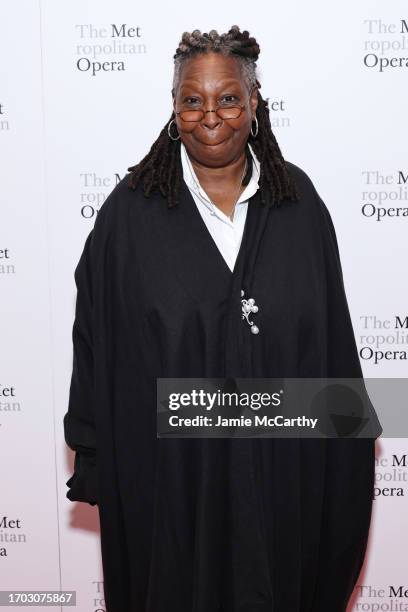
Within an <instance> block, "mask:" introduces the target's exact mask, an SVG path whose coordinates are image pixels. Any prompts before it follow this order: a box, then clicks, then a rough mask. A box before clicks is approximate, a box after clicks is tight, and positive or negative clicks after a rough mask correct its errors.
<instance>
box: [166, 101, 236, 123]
mask: <svg viewBox="0 0 408 612" xmlns="http://www.w3.org/2000/svg"><path fill="white" fill-rule="evenodd" d="M244 109H245V104H243V105H242V106H218V107H217V108H216V109H215V110H207V111H205V110H203V109H202V108H197V109H194V110H181V111H176V115H178V116H179V117H180V119H182V120H183V121H186V122H187V123H189V122H197V121H202V119H204V117H205V115H206V113H217V115H218V117H219V118H220V119H238V117H240V116H241V114H242V111H243V110H244Z"/></svg>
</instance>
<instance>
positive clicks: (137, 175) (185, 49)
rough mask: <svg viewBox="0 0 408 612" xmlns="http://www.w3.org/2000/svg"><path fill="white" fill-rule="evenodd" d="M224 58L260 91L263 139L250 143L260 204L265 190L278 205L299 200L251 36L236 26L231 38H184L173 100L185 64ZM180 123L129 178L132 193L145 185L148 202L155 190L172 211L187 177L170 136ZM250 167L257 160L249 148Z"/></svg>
mask: <svg viewBox="0 0 408 612" xmlns="http://www.w3.org/2000/svg"><path fill="white" fill-rule="evenodd" d="M209 52H215V53H223V54H225V55H229V56H234V57H236V59H237V60H238V61H240V63H241V66H242V74H243V77H244V79H245V82H246V85H247V87H248V89H249V90H251V89H252V87H254V86H256V87H257V88H258V106H257V109H256V117H257V119H258V133H257V135H256V137H253V136H252V134H250V136H249V138H248V142H249V143H250V145H251V147H252V148H253V150H254V152H255V154H256V156H257V158H258V159H259V161H260V170H261V172H260V176H259V187H260V194H261V201H262V203H263V204H264V203H265V201H266V198H265V189H264V188H266V190H267V191H269V194H270V198H271V200H272V202H273V203H274V204H276V205H279V204H280V203H281V201H282V200H286V199H292V200H297V199H298V191H297V188H296V185H295V183H294V181H293V179H292V177H291V175H290V174H289V172H288V169H287V167H286V163H285V160H284V158H283V156H282V153H281V151H280V148H279V145H278V143H277V141H276V138H275V136H274V134H273V132H272V127H271V122H270V119H269V108H268V103H267V101H266V100H264V99H263V98H262V96H261V94H260V92H259V88H260V87H261V84H260V83H259V81H258V79H257V77H256V61H257V59H258V56H259V52H260V47H259V45H258V43H257V42H256V40H255V38H253V37H250V36H249V32H248V31H247V30H244V31H243V32H241V31H240V29H239V26H236V25H235V26H232V27H231V29H230V30H229V32H227V33H226V34H221V35H220V34H218V32H217V31H216V30H211V31H210V32H209V33H208V34H207V33H204V34H202V33H201V31H200V30H194V31H193V32H191V33H190V32H184V33H183V35H182V38H181V41H180V44H179V46H178V48H177V50H176V53H175V55H174V56H173V57H174V65H175V68H174V77H173V89H172V95H173V96H174V95H175V92H176V91H177V87H178V84H179V81H180V73H181V68H182V65H183V63H184V62H185V61H186V60H188V59H190V58H191V57H193V56H194V55H197V54H199V53H201V54H203V53H209ZM172 119H175V113H174V111H173V112H172V114H171V117H170V119H169V121H168V122H167V123H166V125H165V126H164V127H163V129H162V130H161V132H160V134H159V137H158V138H157V140H156V141H155V142H154V143H153V145H152V146H151V148H150V151H149V153H148V154H147V155H146V156H145V157H144V158H143V159H142V160H141V161H140V162H139V163H138V164H136V165H134V166H131V167H130V168H128V170H129V172H130V175H129V179H128V184H129V187H130V188H132V189H136V186H137V184H138V183H139V181H140V180H143V192H144V194H145V196H147V197H148V196H149V195H150V193H151V192H152V191H154V190H160V192H161V193H162V195H163V196H164V197H166V198H167V203H168V206H169V207H172V206H176V205H177V203H178V194H179V189H180V183H181V180H182V177H183V169H182V164H181V158H180V140H172V139H171V138H170V137H169V134H168V127H169V123H170V121H171V120H172ZM246 154H247V158H248V161H249V162H250V163H251V161H252V158H251V155H250V153H249V151H248V147H246ZM251 174H252V164H251V166H250V167H248V171H247V175H246V176H245V177H244V180H243V184H244V185H245V184H246V183H247V182H248V181H249V179H250V176H251Z"/></svg>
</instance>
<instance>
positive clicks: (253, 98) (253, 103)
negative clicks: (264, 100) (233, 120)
mask: <svg viewBox="0 0 408 612" xmlns="http://www.w3.org/2000/svg"><path fill="white" fill-rule="evenodd" d="M249 105H250V107H251V111H252V115H253V116H255V113H256V109H257V108H258V88H257V87H256V86H255V87H254V88H253V89H252V92H251V95H250V97H249Z"/></svg>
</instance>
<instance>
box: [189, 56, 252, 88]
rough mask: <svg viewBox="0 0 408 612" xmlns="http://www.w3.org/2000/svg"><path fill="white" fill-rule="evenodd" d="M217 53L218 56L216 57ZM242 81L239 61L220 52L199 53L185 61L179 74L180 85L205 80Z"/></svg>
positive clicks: (195, 83)
mask: <svg viewBox="0 0 408 612" xmlns="http://www.w3.org/2000/svg"><path fill="white" fill-rule="evenodd" d="M217 55H218V57H217ZM227 80H228V82H229V83H230V84H233V83H242V81H243V79H242V72H241V67H240V65H239V63H238V62H237V61H236V60H235V59H234V58H232V57H225V56H222V55H220V54H208V55H204V54H203V55H199V56H196V57H194V58H191V59H189V60H187V61H186V63H185V64H184V66H183V68H182V70H181V74H180V86H181V85H189V84H191V85H198V84H202V83H203V82H206V81H212V82H222V83H223V84H224V83H225V82H226V81H227Z"/></svg>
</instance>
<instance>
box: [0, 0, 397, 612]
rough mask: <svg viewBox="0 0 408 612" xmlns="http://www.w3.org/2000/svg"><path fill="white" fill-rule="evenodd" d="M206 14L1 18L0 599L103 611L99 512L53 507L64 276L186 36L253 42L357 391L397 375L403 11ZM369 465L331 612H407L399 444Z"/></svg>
mask: <svg viewBox="0 0 408 612" xmlns="http://www.w3.org/2000/svg"><path fill="white" fill-rule="evenodd" d="M205 6H206V5H203V4H202V3H191V2H187V1H186V0H179V1H178V2H177V3H168V4H164V3H159V2H157V1H156V2H147V3H138V4H135V3H134V2H130V0H127V1H125V0H120V1H117V2H115V3H112V2H108V1H107V0H103V1H102V0H99V1H97V0H92V1H91V0H86V1H84V0H81V1H79V0H73V1H71V2H69V3H68V2H64V3H61V2H55V1H51V0H20V1H17V2H11V1H9V2H7V3H6V2H5V3H4V4H3V5H2V9H1V21H0V70H1V73H0V146H1V162H0V163H1V166H0V167H1V171H2V172H1V223H0V289H1V306H2V315H1V318H0V338H1V353H0V355H1V356H0V359H1V362H0V365H1V369H0V449H1V450H0V453H1V456H0V459H1V466H2V476H1V487H0V589H2V590H6V589H8V590H11V589H18V590H23V589H25V590H58V589H70V590H76V591H77V602H78V603H77V606H78V607H77V609H78V610H81V612H82V611H84V612H88V611H89V612H91V611H92V612H96V611H98V612H102V611H103V610H104V601H103V589H102V570H101V561H100V548H99V525H98V512H97V508H96V507H91V506H88V505H87V504H77V503H74V504H72V503H71V502H69V501H68V500H67V499H66V497H65V494H66V490H67V489H66V486H65V482H66V480H67V479H68V477H69V476H70V475H71V474H72V470H73V453H72V452H71V451H70V450H69V449H67V447H66V446H65V443H64V439H63V426H62V418H63V415H64V413H65V412H66V409H67V401H68V389H69V379H70V375H71V363H72V343H71V331H72V323H73V316H74V306H75V284H74V276H73V273H74V268H75V266H76V263H77V261H78V259H79V256H80V253H81V251H82V247H83V244H84V241H85V238H86V236H87V235H88V233H89V231H90V230H91V228H92V226H93V223H94V220H95V216H96V214H97V211H98V208H99V207H100V205H101V204H102V202H103V200H104V198H105V197H106V196H107V195H108V193H109V192H110V191H111V190H112V189H113V187H114V185H115V184H116V181H117V180H118V178H122V177H123V175H124V174H125V173H126V170H127V167H128V166H130V165H132V164H134V163H136V162H137V161H139V160H140V159H141V157H142V156H144V155H145V153H146V152H147V151H148V149H149V148H150V145H151V144H152V142H153V141H154V140H155V139H156V137H157V136H158V133H159V131H160V129H161V128H162V126H163V125H164V123H165V122H166V121H167V120H168V118H169V117H170V113H171V95H170V89H171V78H172V68H173V59H172V56H173V54H174V52H175V49H176V47H177V45H178V42H179V40H180V37H181V34H182V32H183V31H184V30H189V31H191V30H193V29H195V28H198V29H201V30H202V31H208V30H210V29H212V28H215V29H218V30H219V31H220V32H224V31H226V30H228V29H229V27H230V26H231V25H233V24H238V25H239V26H240V27H241V29H249V31H250V32H251V34H252V35H254V36H255V37H256V38H257V40H258V42H259V44H260V47H261V56H260V59H259V61H258V67H259V75H260V81H261V84H262V88H261V93H262V95H263V97H264V98H268V99H269V104H270V108H271V118H272V124H273V128H274V132H275V135H276V137H277V139H278V142H279V144H280V146H281V149H282V152H283V154H284V156H285V158H286V159H288V160H289V161H292V162H294V163H295V164H297V165H299V166H301V167H302V168H303V169H304V170H305V171H306V172H307V173H308V174H309V176H310V177H311V178H312V180H313V182H314V183H315V185H316V188H317V190H318V191H319V193H320V195H321V197H322V198H323V199H324V201H325V202H326V204H327V206H328V208H329V210H330V212H331V215H332V218H333V221H334V225H335V228H336V232H337V237H338V242H339V248H340V254H341V258H342V265H343V273H344V279H345V285H346V292H347V297H348V301H349V306H350V311H351V315H352V320H353V326H354V330H355V334H356V339H357V344H358V348H359V351H360V357H361V361H362V366H363V370H364V374H365V376H366V377H385V378H396V377H406V376H407V373H408V371H407V360H406V359H407V353H406V350H407V344H408V329H407V314H408V312H407V297H408V290H407V284H406V280H405V279H406V265H407V255H408V241H407V222H408V203H407V202H408V182H407V183H405V181H407V179H408V155H407V153H408V149H407V135H408V134H407V120H406V117H407V114H406V112H407V111H406V109H407V108H408V105H407V97H408V87H407V73H408V68H407V65H408V7H407V4H406V2H403V0H391V1H390V2H387V3H385V2H380V1H379V0H360V1H359V2H358V4H356V3H355V2H351V0H345V2H343V3H341V4H340V3H337V4H335V5H334V4H333V3H328V2H325V1H324V0H310V1H309V2H307V3H303V2H301V1H300V0H297V1H295V0H286V2H282V3H271V2H258V3H257V4H256V5H254V4H251V3H248V2H244V1H242V0H235V2H234V3H224V4H223V3H217V5H216V10H203V7H205ZM255 7H256V10H255ZM211 8H212V7H211ZM397 317H400V320H401V321H402V324H403V325H402V327H401V328H400V329H398V327H397V324H398V320H397ZM387 351H388V352H387ZM377 461H378V465H377V488H376V498H375V501H374V510H373V522H372V528H371V534H370V541H369V548H368V553H367V558H366V563H365V566H364V568H363V571H362V573H361V574H360V578H359V582H358V587H357V588H356V590H355V596H354V597H353V601H352V602H351V603H350V606H349V611H351V610H373V611H376V610H381V611H396V610H408V590H407V589H408V576H407V567H408V552H407V551H408V513H407V510H408V507H407V494H408V488H407V487H408V485H407V479H408V476H407V475H408V463H407V441H406V439H384V438H382V439H380V440H378V441H377ZM16 609H17V608H16ZM18 609H20V608H18ZM24 609H25V608H24ZM37 609H39V610H42V609H43V608H42V607H39V608H37ZM54 609H55V608H54ZM21 610H23V608H22V607H21ZM328 612H330V611H328Z"/></svg>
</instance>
